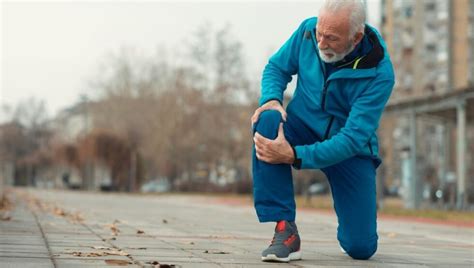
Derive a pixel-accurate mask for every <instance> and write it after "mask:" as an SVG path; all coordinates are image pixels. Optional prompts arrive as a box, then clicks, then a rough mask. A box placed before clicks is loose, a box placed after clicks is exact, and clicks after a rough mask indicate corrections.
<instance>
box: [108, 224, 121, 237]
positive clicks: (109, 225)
mask: <svg viewBox="0 0 474 268" xmlns="http://www.w3.org/2000/svg"><path fill="white" fill-rule="evenodd" d="M106 226H107V227H109V228H110V230H111V231H112V235H113V236H117V235H118V233H120V230H119V228H117V226H116V225H115V221H114V223H112V224H107V225H106Z"/></svg>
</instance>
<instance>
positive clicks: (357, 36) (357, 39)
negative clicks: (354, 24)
mask: <svg viewBox="0 0 474 268" xmlns="http://www.w3.org/2000/svg"><path fill="white" fill-rule="evenodd" d="M363 37H364V33H363V32H357V33H356V34H355V35H354V45H355V46H357V44H359V42H360V41H361V40H362V38H363Z"/></svg>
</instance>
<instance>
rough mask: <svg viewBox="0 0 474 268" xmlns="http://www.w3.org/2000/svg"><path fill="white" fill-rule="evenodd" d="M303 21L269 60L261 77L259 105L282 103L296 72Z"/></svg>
mask: <svg viewBox="0 0 474 268" xmlns="http://www.w3.org/2000/svg"><path fill="white" fill-rule="evenodd" d="M308 20H309V19H307V20H305V21H303V23H301V25H300V26H299V27H298V29H297V30H296V31H295V32H294V33H293V34H292V35H291V37H290V38H289V39H288V40H287V41H286V42H285V44H283V46H282V47H281V48H280V49H279V50H278V51H277V52H276V53H275V54H274V55H273V56H272V57H271V58H270V60H269V61H268V63H267V65H266V66H265V69H264V70H263V75H262V95H261V97H260V101H259V105H263V104H264V103H266V102H268V101H269V100H278V101H280V103H283V91H285V89H286V87H287V85H288V83H289V82H291V79H292V75H294V74H296V73H297V72H298V57H299V51H300V46H301V42H302V39H303V35H304V29H305V25H306V22H307V21H308Z"/></svg>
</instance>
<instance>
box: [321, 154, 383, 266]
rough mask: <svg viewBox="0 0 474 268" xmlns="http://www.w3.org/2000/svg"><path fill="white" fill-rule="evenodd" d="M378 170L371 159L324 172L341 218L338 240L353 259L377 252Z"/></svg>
mask: <svg viewBox="0 0 474 268" xmlns="http://www.w3.org/2000/svg"><path fill="white" fill-rule="evenodd" d="M375 170H376V168H375V165H374V162H373V160H372V159H370V158H368V157H353V158H350V159H348V160H345V161H343V162H341V163H339V164H336V165H334V166H331V167H328V168H325V169H324V172H325V173H326V175H327V177H328V179H329V183H330V185H331V191H332V196H333V200H334V208H335V210H336V214H337V218H338V224H339V225H338V228H337V239H338V240H339V243H340V245H341V247H342V248H343V249H344V250H345V251H346V252H347V253H348V255H349V256H351V257H352V258H354V259H369V258H370V257H371V256H372V255H373V254H374V253H375V251H376V250H377V240H378V236H377V210H376V186H375V184H376V182H375V177H376V176H375V174H376V172H375Z"/></svg>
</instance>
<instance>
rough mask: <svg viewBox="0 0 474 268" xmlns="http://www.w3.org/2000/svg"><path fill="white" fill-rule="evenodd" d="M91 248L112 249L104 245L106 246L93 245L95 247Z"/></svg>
mask: <svg viewBox="0 0 474 268" xmlns="http://www.w3.org/2000/svg"><path fill="white" fill-rule="evenodd" d="M91 248H93V249H107V250H111V248H110V247H104V246H93V247H91Z"/></svg>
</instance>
